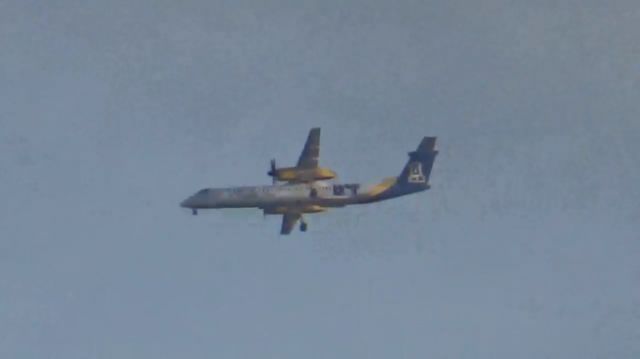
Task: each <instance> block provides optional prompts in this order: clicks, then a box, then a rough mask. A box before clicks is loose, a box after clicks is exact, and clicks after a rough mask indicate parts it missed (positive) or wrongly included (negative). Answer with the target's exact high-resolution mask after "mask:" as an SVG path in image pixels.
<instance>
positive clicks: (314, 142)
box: [297, 127, 320, 168]
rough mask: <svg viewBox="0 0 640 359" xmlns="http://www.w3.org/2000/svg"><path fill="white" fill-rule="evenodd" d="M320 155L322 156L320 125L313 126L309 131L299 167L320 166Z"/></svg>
mask: <svg viewBox="0 0 640 359" xmlns="http://www.w3.org/2000/svg"><path fill="white" fill-rule="evenodd" d="M318 157H320V127H316V128H312V129H311V130H310V131H309V135H308V136H307V142H306V143H305V144H304V148H303V149H302V153H301V154H300V158H299V159H298V165H297V167H298V168H316V167H318Z"/></svg>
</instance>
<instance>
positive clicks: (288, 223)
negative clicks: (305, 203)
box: [280, 213, 302, 234]
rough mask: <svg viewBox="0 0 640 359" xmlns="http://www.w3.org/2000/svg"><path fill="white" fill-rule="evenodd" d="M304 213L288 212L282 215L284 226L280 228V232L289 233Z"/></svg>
mask: <svg viewBox="0 0 640 359" xmlns="http://www.w3.org/2000/svg"><path fill="white" fill-rule="evenodd" d="M301 216H302V215H301V214H300V213H286V214H283V215H282V227H281V228H280V234H289V233H291V230H293V227H295V226H296V223H297V222H298V220H300V217H301Z"/></svg>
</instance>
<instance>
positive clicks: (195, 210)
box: [191, 208, 198, 216]
mask: <svg viewBox="0 0 640 359" xmlns="http://www.w3.org/2000/svg"><path fill="white" fill-rule="evenodd" d="M191 214H192V215H194V216H197V215H198V210H197V209H195V208H192V209H191Z"/></svg>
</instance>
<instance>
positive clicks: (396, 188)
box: [180, 127, 438, 235]
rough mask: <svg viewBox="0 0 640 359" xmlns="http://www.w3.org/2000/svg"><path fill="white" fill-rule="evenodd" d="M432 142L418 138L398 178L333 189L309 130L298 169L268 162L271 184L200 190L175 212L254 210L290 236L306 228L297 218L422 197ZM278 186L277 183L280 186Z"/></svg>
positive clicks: (317, 132)
mask: <svg viewBox="0 0 640 359" xmlns="http://www.w3.org/2000/svg"><path fill="white" fill-rule="evenodd" d="M435 144H436V137H424V138H423V139H422V140H421V141H420V144H419V145H418V147H417V149H416V150H415V151H412V152H409V160H408V161H407V163H406V164H405V166H404V168H403V169H402V171H401V172H400V175H399V176H396V177H388V178H385V179H383V180H382V181H380V182H378V183H374V184H371V185H361V184H358V183H333V182H328V180H331V179H334V178H335V177H336V173H335V172H334V171H332V170H331V169H329V168H323V167H319V166H318V159H319V157H320V128H318V127H316V128H312V129H311V130H310V131H309V134H308V136H307V140H306V142H305V145H304V148H303V150H302V153H301V154H300V157H299V158H298V163H297V164H296V166H293V167H282V168H278V167H276V161H275V159H273V160H271V163H270V169H269V172H267V175H269V176H271V178H272V184H271V185H263V186H242V187H229V188H205V189H202V190H200V191H198V192H196V193H195V194H194V195H192V196H190V197H188V198H187V199H185V200H184V201H182V203H180V206H181V207H184V208H189V209H191V211H192V214H193V215H197V214H198V210H199V209H213V208H257V209H260V210H262V211H263V213H264V215H265V216H266V215H282V225H281V228H280V234H283V235H286V234H290V233H291V231H292V230H293V228H294V227H295V226H296V223H297V222H298V221H300V231H301V232H306V231H307V228H308V225H307V222H306V221H305V219H304V217H303V214H311V213H320V212H325V211H326V210H327V209H329V208H336V207H344V206H347V205H354V204H366V203H372V202H378V201H383V200H387V199H391V198H396V197H400V196H405V195H408V194H412V193H417V192H422V191H425V190H428V189H429V188H431V186H430V184H429V177H430V175H431V169H432V168H433V163H434V161H435V157H436V155H437V154H438V151H437V150H436V149H435ZM280 182H282V183H280Z"/></svg>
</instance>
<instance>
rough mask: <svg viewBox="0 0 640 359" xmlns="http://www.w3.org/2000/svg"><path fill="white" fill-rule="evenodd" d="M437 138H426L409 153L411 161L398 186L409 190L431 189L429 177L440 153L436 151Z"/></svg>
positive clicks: (405, 168) (404, 169) (399, 177)
mask: <svg viewBox="0 0 640 359" xmlns="http://www.w3.org/2000/svg"><path fill="white" fill-rule="evenodd" d="M435 146H436V137H425V138H423V139H422V141H420V144H419V145H418V148H417V149H416V150H415V151H413V152H409V161H408V162H407V164H406V165H405V166H404V168H403V169H402V173H400V176H398V181H397V183H396V184H397V185H398V186H401V187H403V188H405V189H407V190H421V189H428V188H429V177H431V169H432V168H433V162H434V161H435V159H436V155H437V154H438V151H436V150H435Z"/></svg>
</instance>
